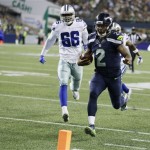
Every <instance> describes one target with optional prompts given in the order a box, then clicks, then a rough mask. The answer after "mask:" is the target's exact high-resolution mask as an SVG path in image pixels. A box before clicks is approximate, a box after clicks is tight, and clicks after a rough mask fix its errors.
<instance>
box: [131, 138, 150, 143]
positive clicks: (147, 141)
mask: <svg viewBox="0 0 150 150" xmlns="http://www.w3.org/2000/svg"><path fill="white" fill-rule="evenodd" d="M131 140H132V141H136V142H145V143H150V140H141V139H131Z"/></svg>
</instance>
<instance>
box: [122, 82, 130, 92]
mask: <svg viewBox="0 0 150 150" xmlns="http://www.w3.org/2000/svg"><path fill="white" fill-rule="evenodd" d="M122 90H123V91H124V92H125V93H128V92H129V88H128V87H127V86H126V85H125V84H124V83H122Z"/></svg>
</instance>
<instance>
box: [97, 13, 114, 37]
mask: <svg viewBox="0 0 150 150" xmlns="http://www.w3.org/2000/svg"><path fill="white" fill-rule="evenodd" d="M111 27H112V18H111V17H110V15H109V14H108V13H100V14H99V15H97V16H96V21H95V29H96V31H97V34H98V35H99V36H100V37H104V36H106V35H107V34H108V33H109V32H110V31H111Z"/></svg>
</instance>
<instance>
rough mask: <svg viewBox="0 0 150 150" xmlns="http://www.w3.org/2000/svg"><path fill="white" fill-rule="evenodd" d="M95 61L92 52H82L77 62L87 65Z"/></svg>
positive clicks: (80, 64)
mask: <svg viewBox="0 0 150 150" xmlns="http://www.w3.org/2000/svg"><path fill="white" fill-rule="evenodd" d="M92 61H93V56H92V54H89V55H84V54H82V55H81V56H80V58H79V60H78V62H77V64H78V66H87V65H90V64H91V63H92Z"/></svg>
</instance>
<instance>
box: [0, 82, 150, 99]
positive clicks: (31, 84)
mask: <svg viewBox="0 0 150 150" xmlns="http://www.w3.org/2000/svg"><path fill="white" fill-rule="evenodd" d="M0 83H9V84H20V85H29V86H43V87H49V86H50V84H47V85H46V84H34V83H23V82H12V81H0ZM58 87H59V86H58ZM132 89H133V88H132ZM82 90H86V91H89V89H88V88H83V87H82ZM136 90H139V89H136ZM104 92H105V91H104ZM132 94H136V95H140V96H141V95H144V96H150V94H144V93H136V92H134V93H132Z"/></svg>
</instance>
